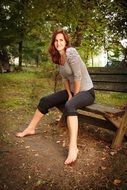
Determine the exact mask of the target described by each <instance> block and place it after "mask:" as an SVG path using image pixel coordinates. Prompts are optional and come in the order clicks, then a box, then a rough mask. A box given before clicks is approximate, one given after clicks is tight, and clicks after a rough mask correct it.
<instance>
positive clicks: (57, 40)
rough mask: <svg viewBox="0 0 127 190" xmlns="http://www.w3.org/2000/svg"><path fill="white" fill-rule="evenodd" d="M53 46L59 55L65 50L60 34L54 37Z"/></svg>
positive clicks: (62, 37)
mask: <svg viewBox="0 0 127 190" xmlns="http://www.w3.org/2000/svg"><path fill="white" fill-rule="evenodd" d="M54 46H55V48H56V49H57V51H59V53H62V52H63V51H64V50H65V46H66V41H65V39H64V36H63V34H62V33H59V34H57V35H56V38H55V42H54Z"/></svg>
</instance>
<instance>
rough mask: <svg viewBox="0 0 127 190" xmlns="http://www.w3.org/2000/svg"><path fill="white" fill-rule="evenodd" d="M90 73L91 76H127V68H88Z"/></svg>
mask: <svg viewBox="0 0 127 190" xmlns="http://www.w3.org/2000/svg"><path fill="white" fill-rule="evenodd" d="M88 71H89V73H90V74H92V73H96V74H97V73H101V74H102V73H103V74H104V73H107V72H108V73H110V74H127V68H120V67H116V68H111V67H110V68H106V67H88Z"/></svg>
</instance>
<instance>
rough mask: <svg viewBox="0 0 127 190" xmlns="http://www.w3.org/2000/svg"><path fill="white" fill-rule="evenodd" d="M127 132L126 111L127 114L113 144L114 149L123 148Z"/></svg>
mask: <svg viewBox="0 0 127 190" xmlns="http://www.w3.org/2000/svg"><path fill="white" fill-rule="evenodd" d="M126 130H127V109H126V110H125V114H124V115H123V118H122V121H121V123H120V127H119V128H118V129H117V132H116V136H115V138H114V140H113V142H112V146H111V147H112V148H118V147H120V146H121V143H122V140H123V137H124V135H125V133H126Z"/></svg>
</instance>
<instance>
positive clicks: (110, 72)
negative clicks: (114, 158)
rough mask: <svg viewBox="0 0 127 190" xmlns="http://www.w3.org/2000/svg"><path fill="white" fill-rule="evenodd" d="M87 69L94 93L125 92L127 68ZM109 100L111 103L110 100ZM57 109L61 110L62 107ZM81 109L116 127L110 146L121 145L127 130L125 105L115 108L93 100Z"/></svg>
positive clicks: (126, 91) (126, 106)
mask: <svg viewBox="0 0 127 190" xmlns="http://www.w3.org/2000/svg"><path fill="white" fill-rule="evenodd" d="M88 71H89V74H90V76H91V78H92V81H93V84H94V89H95V93H96V91H104V92H105V91H106V92H108V91H109V92H122V93H127V68H124V69H123V68H104V67H98V68H95V67H94V68H92V67H91V68H88ZM110 102H111V103H112V100H110ZM59 109H60V110H61V111H62V107H61V108H59ZM81 110H82V111H87V112H92V113H94V114H98V115H101V116H102V117H104V118H105V119H106V120H108V121H110V122H111V123H112V124H113V125H114V126H115V127H117V130H116V134H115V137H114V139H113V142H112V146H111V147H112V148H117V147H119V146H120V145H121V143H122V140H123V137H124V135H125V134H126V131H127V105H124V106H123V107H122V108H116V107H114V106H112V105H105V104H98V103H96V101H95V103H94V104H92V105H90V106H87V107H85V108H82V109H81ZM79 111H80V110H79ZM63 118H64V115H63V116H62V117H61V120H60V123H61V122H63V120H64V119H63ZM64 121H65V120H64ZM60 123H59V124H60Z"/></svg>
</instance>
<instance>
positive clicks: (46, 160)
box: [0, 109, 127, 190]
mask: <svg viewBox="0 0 127 190" xmlns="http://www.w3.org/2000/svg"><path fill="white" fill-rule="evenodd" d="M24 114H25V113H23V112H20V113H18V112H16V111H15V112H14V111H13V110H12V112H11V111H10V112H6V111H5V112H4V113H1V116H0V121H1V129H2V131H1V134H2V135H3V139H2V140H1V142H0V190H65V189H67V190H127V141H125V140H124V142H123V146H122V147H121V148H120V149H119V150H118V151H117V152H116V151H114V150H112V149H111V148H110V145H111V141H112V138H113V136H114V132H109V130H105V129H100V128H98V127H95V126H93V125H90V124H88V123H87V122H83V121H81V120H82V119H80V124H79V135H78V147H79V155H78V159H77V161H76V162H75V163H74V164H73V165H71V166H65V165H64V160H65V159H66V156H67V150H68V131H67V128H66V127H61V128H60V127H58V126H57V124H58V120H59V117H60V113H59V112H58V111H57V110H56V109H54V110H52V111H51V112H50V114H48V115H47V116H46V117H45V119H44V120H43V121H42V122H41V123H40V125H39V128H38V129H37V132H36V135H33V136H28V137H25V138H16V137H15V133H16V131H19V130H23V129H24V128H25V127H26V125H27V123H25V121H22V118H23V117H24ZM30 115H31V113H30V114H29V115H28V116H27V120H28V118H29V119H30V117H31V116H30ZM10 118H11V122H10V123H9V122H7V121H10ZM14 118H17V119H14ZM14 122H15V125H17V126H19V127H17V129H15V128H14V129H13V123H14ZM93 122H94V124H95V125H97V123H96V121H95V120H93ZM6 123H9V124H8V125H11V126H12V127H11V129H7V127H6Z"/></svg>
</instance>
